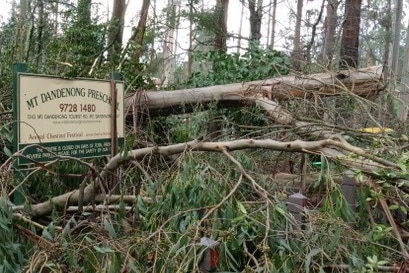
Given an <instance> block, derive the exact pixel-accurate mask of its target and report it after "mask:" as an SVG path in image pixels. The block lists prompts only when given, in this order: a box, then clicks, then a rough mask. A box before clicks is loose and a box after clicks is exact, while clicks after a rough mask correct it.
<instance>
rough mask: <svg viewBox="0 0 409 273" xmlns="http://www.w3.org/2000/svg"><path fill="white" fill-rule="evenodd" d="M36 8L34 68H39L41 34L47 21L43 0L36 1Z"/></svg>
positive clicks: (41, 51) (41, 43)
mask: <svg viewBox="0 0 409 273" xmlns="http://www.w3.org/2000/svg"><path fill="white" fill-rule="evenodd" d="M37 3H38V4H37V6H38V28H37V51H36V56H35V58H36V60H35V62H36V67H37V68H40V67H41V66H42V65H41V64H42V60H43V42H44V41H43V33H44V28H45V27H46V24H47V20H46V17H45V16H46V15H45V13H44V3H43V0H38V1H37Z"/></svg>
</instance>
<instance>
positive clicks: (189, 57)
mask: <svg viewBox="0 0 409 273" xmlns="http://www.w3.org/2000/svg"><path fill="white" fill-rule="evenodd" d="M193 4H194V3H193V0H189V14H193V11H194V8H193ZM192 67H193V20H192V19H190V20H189V50H188V51H187V76H188V78H190V76H191V75H192Z"/></svg>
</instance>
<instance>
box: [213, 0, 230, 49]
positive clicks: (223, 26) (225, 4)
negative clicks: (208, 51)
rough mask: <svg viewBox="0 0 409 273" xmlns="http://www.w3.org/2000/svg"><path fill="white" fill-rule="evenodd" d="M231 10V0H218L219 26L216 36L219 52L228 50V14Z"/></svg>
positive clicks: (216, 45) (216, 47)
mask: <svg viewBox="0 0 409 273" xmlns="http://www.w3.org/2000/svg"><path fill="white" fill-rule="evenodd" d="M228 11H229V0H217V4H216V13H217V22H218V24H217V25H218V28H217V29H216V36H215V41H214V44H215V46H214V47H215V49H216V50H217V51H219V52H226V51H227V45H226V40H227V14H228Z"/></svg>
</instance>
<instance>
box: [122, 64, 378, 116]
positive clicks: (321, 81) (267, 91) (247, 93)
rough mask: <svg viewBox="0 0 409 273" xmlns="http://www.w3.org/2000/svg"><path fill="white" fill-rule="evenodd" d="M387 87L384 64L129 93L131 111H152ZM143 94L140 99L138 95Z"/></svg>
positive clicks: (360, 93)
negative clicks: (259, 97) (310, 73)
mask: <svg viewBox="0 0 409 273" xmlns="http://www.w3.org/2000/svg"><path fill="white" fill-rule="evenodd" d="M383 89H384V84H383V82H382V66H373V67H368V68H363V69H358V70H342V71H339V72H328V73H319V74H312V75H304V76H285V77H277V78H273V79H266V80H260V81H252V82H247V83H233V84H226V85H216V86H210V87H201V88H191V89H182V90H175V91H172V92H169V91H146V92H145V93H144V96H140V94H138V92H135V93H130V94H128V95H127V97H126V106H127V109H129V111H128V113H127V114H128V115H130V116H132V114H133V113H132V112H133V109H139V111H142V110H144V111H148V112H149V115H150V116H151V117H152V116H157V115H168V114H171V113H173V114H177V113H181V112H182V111H184V112H186V111H189V110H193V109H194V108H195V106H197V105H199V104H200V105H202V106H206V105H208V104H209V103H214V102H217V103H218V104H219V106H221V107H228V106H241V105H248V103H253V102H254V97H255V96H257V95H258V94H262V95H264V96H265V97H268V98H269V99H270V100H273V101H281V100H291V99H296V98H299V99H311V98H314V97H315V96H317V95H319V96H334V95H341V94H345V93H346V92H347V93H348V92H351V93H354V94H356V95H358V96H361V97H365V98H370V97H371V98H372V97H374V96H377V95H378V94H379V93H380V92H381V91H382V90H383ZM136 98H139V99H136Z"/></svg>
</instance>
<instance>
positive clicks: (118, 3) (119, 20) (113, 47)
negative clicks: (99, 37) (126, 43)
mask: <svg viewBox="0 0 409 273" xmlns="http://www.w3.org/2000/svg"><path fill="white" fill-rule="evenodd" d="M125 11H126V3H125V0H114V7H113V9H112V15H111V22H110V27H109V31H108V46H109V49H108V60H111V61H112V59H113V57H114V56H117V54H119V53H120V52H121V47H122V39H123V33H124V23H125Z"/></svg>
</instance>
